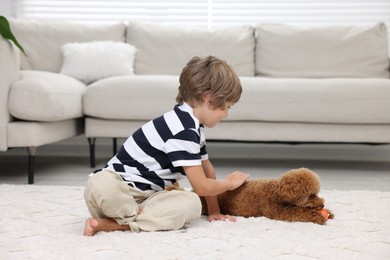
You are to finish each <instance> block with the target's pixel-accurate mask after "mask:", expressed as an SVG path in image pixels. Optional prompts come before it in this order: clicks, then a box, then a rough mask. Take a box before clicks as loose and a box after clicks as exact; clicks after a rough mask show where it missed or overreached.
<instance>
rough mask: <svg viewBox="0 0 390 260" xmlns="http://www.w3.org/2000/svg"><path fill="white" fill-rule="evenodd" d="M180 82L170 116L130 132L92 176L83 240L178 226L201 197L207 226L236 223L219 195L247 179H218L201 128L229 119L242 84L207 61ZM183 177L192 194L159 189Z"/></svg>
mask: <svg viewBox="0 0 390 260" xmlns="http://www.w3.org/2000/svg"><path fill="white" fill-rule="evenodd" d="M179 81H180V86H179V93H178V95H177V97H176V101H177V103H178V104H177V105H176V106H175V107H174V108H173V110H171V111H169V112H167V113H165V114H164V115H162V116H161V117H158V118H156V119H154V120H151V121H149V122H148V123H146V124H145V125H143V126H142V127H141V128H139V129H138V130H137V131H135V132H134V133H133V134H132V135H131V136H130V137H129V138H128V139H127V140H126V141H125V143H124V144H123V145H122V147H121V148H120V150H119V151H118V153H117V154H116V155H115V156H114V157H113V158H112V159H111V160H110V161H109V162H108V163H107V165H106V166H105V167H104V168H103V169H100V170H97V171H95V173H94V174H91V176H90V178H89V180H88V182H87V184H86V187H85V201H86V204H87V207H88V209H89V212H90V213H91V216H92V218H88V219H87V221H86V223H85V229H84V235H86V236H93V235H94V234H96V233H97V232H99V231H114V230H130V231H133V232H139V231H159V230H175V229H179V228H182V227H183V226H184V225H185V224H186V223H188V222H190V221H192V220H194V219H196V218H198V217H200V215H201V209H202V205H201V202H200V199H199V196H204V197H205V198H206V203H207V207H208V212H209V216H208V220H209V221H214V220H229V221H235V220H236V219H235V218H234V217H233V216H228V215H223V214H221V213H220V210H219V205H218V199H217V195H218V194H220V193H222V192H225V191H227V190H233V189H236V188H238V187H239V186H241V185H242V184H243V183H244V182H245V180H246V179H247V178H248V177H249V175H248V174H246V173H242V172H239V171H235V172H233V173H231V174H229V175H227V176H226V177H225V178H224V179H223V180H216V174H215V170H214V167H213V165H212V164H211V162H210V161H209V159H208V154H207V150H206V139H205V136H204V133H203V128H204V126H206V127H214V126H215V125H217V123H218V122H219V121H220V120H222V119H224V118H226V117H227V115H228V110H229V109H230V108H231V107H232V106H233V105H234V104H235V103H236V102H238V100H239V99H240V96H241V92H242V87H241V83H240V80H239V78H238V76H237V74H236V73H235V72H234V70H233V68H232V67H231V66H230V65H229V64H227V63H226V62H225V61H223V60H220V59H218V58H216V57H213V56H207V57H204V58H199V57H194V58H192V59H191V60H190V61H189V62H188V63H187V65H186V67H184V69H183V71H182V73H181V75H180V79H179ZM184 177H187V178H188V180H189V183H190V184H191V186H192V188H193V190H194V192H191V191H179V190H172V191H167V190H165V187H166V186H170V185H172V184H173V183H175V182H177V181H178V180H180V179H182V178H184Z"/></svg>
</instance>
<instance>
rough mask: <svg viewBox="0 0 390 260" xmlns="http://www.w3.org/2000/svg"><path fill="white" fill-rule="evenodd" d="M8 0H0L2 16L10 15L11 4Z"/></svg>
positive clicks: (0, 13)
mask: <svg viewBox="0 0 390 260" xmlns="http://www.w3.org/2000/svg"><path fill="white" fill-rule="evenodd" d="M10 2H11V1H10V0H0V15H2V16H7V17H10V16H11V6H10Z"/></svg>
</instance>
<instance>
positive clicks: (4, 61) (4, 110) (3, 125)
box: [0, 38, 20, 151]
mask: <svg viewBox="0 0 390 260" xmlns="http://www.w3.org/2000/svg"><path fill="white" fill-rule="evenodd" d="M0 57H1V58H0V151H6V150H7V148H8V146H7V124H8V122H10V121H11V115H10V114H9V113H8V94H9V89H10V87H11V85H12V83H14V82H15V81H17V80H18V79H19V78H20V73H19V68H20V51H19V49H17V48H16V46H14V45H13V44H12V43H10V42H9V41H7V40H4V39H3V38H0Z"/></svg>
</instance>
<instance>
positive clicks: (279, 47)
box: [256, 23, 389, 78]
mask: <svg viewBox="0 0 390 260" xmlns="http://www.w3.org/2000/svg"><path fill="white" fill-rule="evenodd" d="M256 36H257V44H256V74H257V75H263V76H270V77H295V78H299V77H307V78H330V77H354V78H355V77H358V78H365V77H380V78H388V77H389V60H388V41H387V28H386V25H385V24H383V23H379V24H376V25H371V26H368V25H367V26H363V25H360V26H290V25H270V24H262V25H258V26H257V27H256Z"/></svg>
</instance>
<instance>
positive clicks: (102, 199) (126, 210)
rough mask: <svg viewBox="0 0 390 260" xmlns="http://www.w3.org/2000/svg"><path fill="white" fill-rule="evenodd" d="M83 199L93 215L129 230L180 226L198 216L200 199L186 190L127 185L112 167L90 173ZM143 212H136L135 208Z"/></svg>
mask: <svg viewBox="0 0 390 260" xmlns="http://www.w3.org/2000/svg"><path fill="white" fill-rule="evenodd" d="M84 198H85V202H86V204H87V207H88V210H89V212H90V213H91V216H92V217H93V218H112V219H114V220H115V221H116V222H117V223H118V224H120V225H129V226H130V230H131V231H135V232H139V231H141V230H144V231H158V230H174V229H179V228H182V227H183V226H184V225H185V224H186V223H188V222H190V221H192V220H194V219H196V218H198V217H200V215H201V208H202V205H201V202H200V199H199V197H198V195H197V194H195V193H194V192H189V191H177V190H173V191H165V190H164V191H158V192H156V191H153V190H147V191H142V190H139V189H137V188H133V187H132V186H129V185H128V184H127V183H126V182H124V181H123V180H122V178H121V177H120V176H119V175H118V174H116V173H114V172H111V171H101V172H99V173H96V174H95V175H93V176H91V177H90V178H89V180H88V182H87V184H86V186H85V192H84ZM139 207H140V208H141V209H142V212H141V213H140V214H139V215H138V213H137V212H138V208H139Z"/></svg>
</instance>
